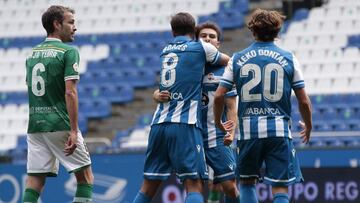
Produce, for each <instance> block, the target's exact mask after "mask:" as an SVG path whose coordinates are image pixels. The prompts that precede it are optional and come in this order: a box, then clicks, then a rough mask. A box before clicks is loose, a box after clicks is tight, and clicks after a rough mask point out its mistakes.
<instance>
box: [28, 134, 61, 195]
mask: <svg viewBox="0 0 360 203" xmlns="http://www.w3.org/2000/svg"><path fill="white" fill-rule="evenodd" d="M27 143H28V156H27V173H28V177H27V179H26V186H25V191H24V195H23V202H37V200H38V198H39V196H40V194H41V192H42V190H43V188H44V185H45V179H46V176H56V175H57V172H58V168H59V167H58V165H59V162H58V161H57V160H56V158H55V156H54V155H53V154H52V152H51V150H50V149H49V148H48V146H47V144H46V142H45V140H44V139H43V135H42V134H41V133H39V134H29V135H28V136H27Z"/></svg>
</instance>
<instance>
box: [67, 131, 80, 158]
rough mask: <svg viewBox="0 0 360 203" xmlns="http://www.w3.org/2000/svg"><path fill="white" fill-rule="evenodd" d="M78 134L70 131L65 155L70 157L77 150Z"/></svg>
mask: <svg viewBox="0 0 360 203" xmlns="http://www.w3.org/2000/svg"><path fill="white" fill-rule="evenodd" d="M77 138H78V137H77V132H75V131H70V133H69V137H68V140H67V142H66V143H65V148H64V153H65V156H69V155H71V154H72V153H74V151H75V149H76V147H77V146H76V143H77Z"/></svg>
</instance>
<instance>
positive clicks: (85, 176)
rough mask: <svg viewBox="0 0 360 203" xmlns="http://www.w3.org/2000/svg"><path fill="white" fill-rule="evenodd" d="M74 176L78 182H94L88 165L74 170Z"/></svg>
mask: <svg viewBox="0 0 360 203" xmlns="http://www.w3.org/2000/svg"><path fill="white" fill-rule="evenodd" d="M75 176H76V180H77V182H78V183H86V184H91V185H92V184H94V175H93V173H92V170H91V167H90V166H89V167H86V168H84V169H83V170H81V171H78V172H76V173H75Z"/></svg>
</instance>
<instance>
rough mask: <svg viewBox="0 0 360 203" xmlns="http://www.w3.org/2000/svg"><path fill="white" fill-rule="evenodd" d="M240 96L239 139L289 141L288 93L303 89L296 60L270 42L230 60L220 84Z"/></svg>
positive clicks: (245, 51) (289, 112)
mask: <svg viewBox="0 0 360 203" xmlns="http://www.w3.org/2000/svg"><path fill="white" fill-rule="evenodd" d="M234 83H235V84H236V88H237V92H238V95H239V106H238V117H239V128H240V137H239V139H240V140H249V139H257V138H267V137H289V138H291V137H292V136H291V131H290V126H291V100H290V97H291V90H292V89H297V88H303V87H304V86H305V84H304V79H303V76H302V73H301V71H300V65H299V62H298V60H297V59H296V57H295V56H294V55H293V54H292V53H291V52H288V51H285V50H283V49H281V48H279V47H277V46H276V45H275V44H274V43H273V42H255V43H253V44H252V45H251V46H249V47H248V48H246V49H244V50H243V51H241V52H238V53H235V54H234V55H233V57H232V58H231V59H230V61H229V63H228V66H227V67H226V69H225V73H224V75H223V78H222V80H221V82H220V85H221V86H224V87H226V88H227V89H231V87H232V85H233V84H234Z"/></svg>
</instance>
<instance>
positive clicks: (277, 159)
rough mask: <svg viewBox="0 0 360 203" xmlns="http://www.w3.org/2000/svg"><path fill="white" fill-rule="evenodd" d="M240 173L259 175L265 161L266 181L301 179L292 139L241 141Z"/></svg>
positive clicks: (287, 182) (282, 184)
mask: <svg viewBox="0 0 360 203" xmlns="http://www.w3.org/2000/svg"><path fill="white" fill-rule="evenodd" d="M237 146H238V150H237V151H238V157H237V171H236V172H237V176H238V177H239V178H240V179H242V178H260V175H259V171H260V168H261V166H262V164H263V162H264V161H265V174H264V177H263V180H264V183H266V184H269V185H272V186H278V187H286V186H289V185H292V184H295V183H299V182H302V181H303V180H304V179H303V177H302V174H301V170H300V165H299V160H298V157H297V153H296V150H295V148H294V145H293V143H292V140H291V139H289V138H287V137H271V138H262V139H251V140H240V141H238V144H237Z"/></svg>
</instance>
